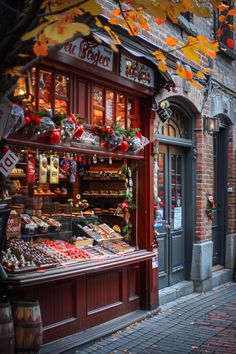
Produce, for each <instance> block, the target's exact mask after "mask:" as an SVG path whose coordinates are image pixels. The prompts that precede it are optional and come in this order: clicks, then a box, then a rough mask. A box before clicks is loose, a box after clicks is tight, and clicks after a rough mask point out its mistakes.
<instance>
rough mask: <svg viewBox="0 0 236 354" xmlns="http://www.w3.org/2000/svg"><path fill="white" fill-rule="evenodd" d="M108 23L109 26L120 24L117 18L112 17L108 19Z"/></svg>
mask: <svg viewBox="0 0 236 354" xmlns="http://www.w3.org/2000/svg"><path fill="white" fill-rule="evenodd" d="M108 22H109V23H110V24H111V25H118V24H119V23H120V20H119V19H118V18H117V17H112V18H109V19H108Z"/></svg>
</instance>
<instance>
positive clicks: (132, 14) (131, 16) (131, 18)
mask: <svg viewBox="0 0 236 354" xmlns="http://www.w3.org/2000/svg"><path fill="white" fill-rule="evenodd" d="M136 17H137V14H136V12H134V11H129V19H130V20H132V21H135V20H136Z"/></svg>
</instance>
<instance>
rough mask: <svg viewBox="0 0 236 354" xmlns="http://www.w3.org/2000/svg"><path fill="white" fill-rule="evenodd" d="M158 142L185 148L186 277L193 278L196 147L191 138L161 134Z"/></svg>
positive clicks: (184, 218)
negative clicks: (178, 137)
mask: <svg viewBox="0 0 236 354" xmlns="http://www.w3.org/2000/svg"><path fill="white" fill-rule="evenodd" d="M158 142H159V143H160V144H163V145H165V144H166V145H171V146H179V147H182V148H184V150H185V166H184V175H185V176H188V183H186V185H185V200H184V204H185V214H184V216H183V221H184V225H183V227H184V233H185V245H184V253H185V279H186V280H190V279H191V265H192V249H193V243H194V235H195V218H196V198H195V196H196V192H195V191H196V188H195V185H196V173H195V171H196V157H197V156H196V147H195V146H194V145H193V142H192V141H191V140H187V139H178V140H177V139H175V138H170V137H164V136H161V135H159V136H158Z"/></svg>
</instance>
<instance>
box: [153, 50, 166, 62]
mask: <svg viewBox="0 0 236 354" xmlns="http://www.w3.org/2000/svg"><path fill="white" fill-rule="evenodd" d="M152 54H153V55H154V57H155V58H156V59H157V60H165V59H166V56H165V55H164V53H163V52H162V51H161V50H156V51H155V52H153V53H152Z"/></svg>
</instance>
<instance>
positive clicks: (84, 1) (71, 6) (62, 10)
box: [37, 0, 88, 17]
mask: <svg viewBox="0 0 236 354" xmlns="http://www.w3.org/2000/svg"><path fill="white" fill-rule="evenodd" d="M86 2H88V0H83V1H78V2H77V3H75V4H74V5H70V6H67V7H64V9H61V10H57V11H54V12H48V13H44V14H39V15H38V16H37V17H45V16H50V15H59V14H61V13H63V12H65V11H68V10H70V9H73V8H74V7H76V6H80V5H83V4H86Z"/></svg>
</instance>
